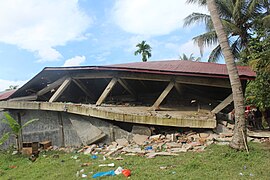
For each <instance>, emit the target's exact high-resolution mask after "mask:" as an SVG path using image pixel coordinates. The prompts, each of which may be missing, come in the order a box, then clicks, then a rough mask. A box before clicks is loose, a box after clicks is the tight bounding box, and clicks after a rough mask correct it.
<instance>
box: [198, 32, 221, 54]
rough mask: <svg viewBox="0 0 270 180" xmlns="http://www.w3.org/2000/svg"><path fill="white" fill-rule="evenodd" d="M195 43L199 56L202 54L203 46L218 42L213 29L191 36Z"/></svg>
mask: <svg viewBox="0 0 270 180" xmlns="http://www.w3.org/2000/svg"><path fill="white" fill-rule="evenodd" d="M193 41H194V43H195V44H197V45H198V46H199V48H200V53H201V56H202V55H203V51H204V48H205V47H207V46H212V45H215V44H217V43H218V39H217V35H216V32H215V31H211V32H206V33H204V34H201V35H199V36H196V37H194V38H193Z"/></svg>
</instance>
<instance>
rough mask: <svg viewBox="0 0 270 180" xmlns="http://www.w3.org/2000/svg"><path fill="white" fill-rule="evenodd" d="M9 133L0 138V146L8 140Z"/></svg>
mask: <svg viewBox="0 0 270 180" xmlns="http://www.w3.org/2000/svg"><path fill="white" fill-rule="evenodd" d="M9 134H10V133H9V132H8V133H5V134H4V135H3V136H2V137H1V139H0V146H1V145H2V144H3V143H4V142H6V140H8V138H9Z"/></svg>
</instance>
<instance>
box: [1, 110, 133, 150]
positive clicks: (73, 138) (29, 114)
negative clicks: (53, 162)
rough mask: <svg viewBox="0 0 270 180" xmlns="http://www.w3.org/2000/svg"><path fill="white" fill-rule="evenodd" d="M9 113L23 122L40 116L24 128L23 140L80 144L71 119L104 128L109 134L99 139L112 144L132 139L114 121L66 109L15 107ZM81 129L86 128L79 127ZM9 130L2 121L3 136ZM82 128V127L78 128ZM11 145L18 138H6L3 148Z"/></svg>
mask: <svg viewBox="0 0 270 180" xmlns="http://www.w3.org/2000/svg"><path fill="white" fill-rule="evenodd" d="M9 112H10V114H11V115H12V116H13V117H14V118H15V119H18V113H19V114H20V116H21V123H22V124H24V123H26V122H27V121H28V120H30V119H39V120H38V121H36V122H34V123H32V124H30V125H29V126H27V127H25V128H24V129H23V131H22V133H23V141H24V142H33V141H37V142H41V141H46V140H50V141H52V144H53V145H55V146H80V145H82V140H81V137H80V136H79V135H78V133H77V131H78V129H75V127H74V126H73V125H72V122H71V119H72V120H73V121H74V120H76V121H81V122H84V123H89V124H91V125H93V126H95V127H94V128H98V129H100V130H101V131H103V132H104V133H105V134H106V136H105V137H104V138H103V139H102V140H100V141H99V142H102V143H109V142H111V141H114V140H115V139H118V138H123V137H124V138H127V139H130V138H131V134H130V133H129V132H127V131H125V130H123V129H121V128H119V127H118V126H116V125H113V124H112V123H111V122H108V121H106V120H102V119H97V118H92V117H87V116H79V115H74V114H69V113H63V112H52V111H38V110H20V111H19V110H12V111H9ZM3 118H4V116H3V112H1V111H0V119H3ZM80 128H81V129H82V130H86V131H88V129H84V128H86V127H84V126H82V127H80ZM9 130H10V129H9V127H8V126H7V125H5V124H4V123H1V122H0V136H2V134H4V132H8V131H9ZM79 130H80V129H79ZM87 133H88V134H90V135H92V136H93V137H94V136H95V132H94V131H93V132H90V131H88V132H87ZM10 144H15V140H14V138H13V139H10V140H9V141H7V142H6V143H5V144H4V145H3V146H2V148H7V147H8V146H9V145H10Z"/></svg>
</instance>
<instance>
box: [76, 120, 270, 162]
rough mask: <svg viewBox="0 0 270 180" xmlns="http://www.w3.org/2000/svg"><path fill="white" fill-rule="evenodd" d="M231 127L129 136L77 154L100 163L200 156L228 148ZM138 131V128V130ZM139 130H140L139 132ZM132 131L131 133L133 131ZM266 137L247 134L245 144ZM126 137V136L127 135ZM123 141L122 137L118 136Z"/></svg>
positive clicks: (263, 140)
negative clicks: (214, 147)
mask: <svg viewBox="0 0 270 180" xmlns="http://www.w3.org/2000/svg"><path fill="white" fill-rule="evenodd" d="M228 126H230V127H231V126H233V125H231V124H230V123H228V122H225V121H222V122H221V123H220V124H219V125H218V126H217V129H216V130H215V131H214V132H213V131H211V130H206V131H201V130H200V131H199V132H195V131H192V130H190V131H185V132H182V133H179V132H177V133H172V131H170V132H168V133H167V134H166V132H163V134H155V135H152V136H147V135H142V134H132V133H131V135H132V136H130V137H132V138H130V137H127V138H119V139H116V140H115V141H113V142H111V144H105V143H99V144H92V145H90V146H85V147H83V148H82V149H80V150H78V151H77V152H79V153H83V154H86V155H97V154H100V155H102V156H103V157H104V159H106V158H108V159H111V160H123V158H122V157H121V156H123V155H126V156H144V157H147V158H155V157H156V156H175V155H178V153H185V152H189V151H194V152H202V151H204V150H205V149H206V148H207V147H208V146H209V145H211V144H218V145H229V143H230V141H231V140H232V136H233V127H232V128H228ZM139 128H141V127H139ZM141 129H143V128H141ZM134 131H135V130H134ZM269 134H270V133H264V132H261V131H260V132H251V131H248V135H250V136H251V137H248V138H247V140H248V142H249V141H253V142H266V141H267V142H270V138H269ZM128 135H130V134H128ZM122 137H123V136H122Z"/></svg>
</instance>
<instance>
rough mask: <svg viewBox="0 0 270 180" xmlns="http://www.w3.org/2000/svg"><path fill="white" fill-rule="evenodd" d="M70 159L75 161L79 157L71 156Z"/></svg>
mask: <svg viewBox="0 0 270 180" xmlns="http://www.w3.org/2000/svg"><path fill="white" fill-rule="evenodd" d="M71 158H72V159H75V160H76V159H78V158H79V156H77V155H75V156H71Z"/></svg>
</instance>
